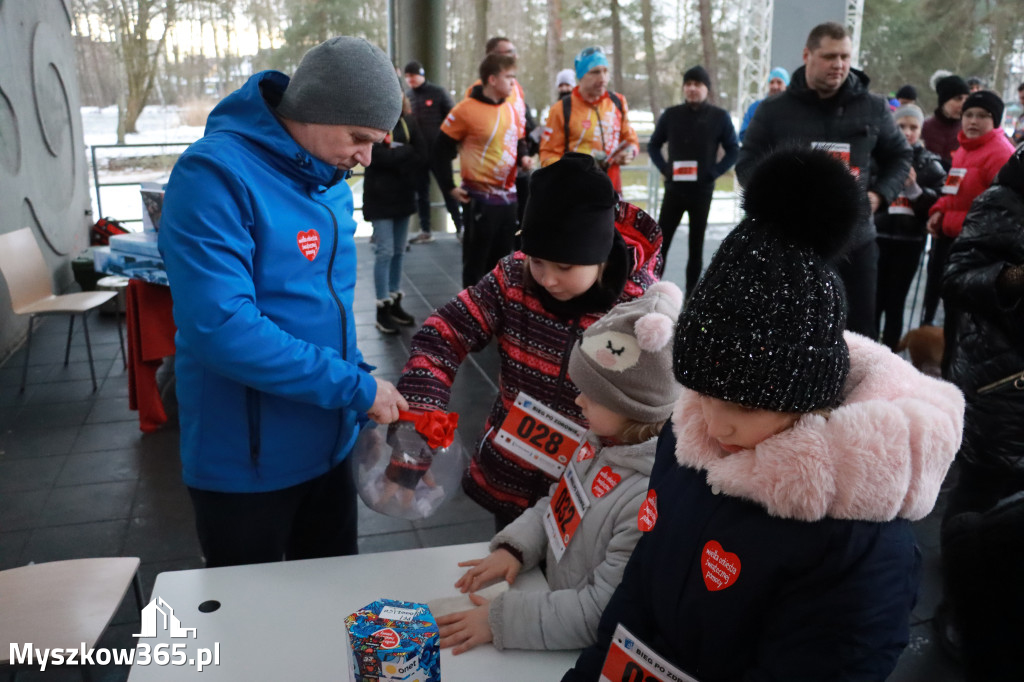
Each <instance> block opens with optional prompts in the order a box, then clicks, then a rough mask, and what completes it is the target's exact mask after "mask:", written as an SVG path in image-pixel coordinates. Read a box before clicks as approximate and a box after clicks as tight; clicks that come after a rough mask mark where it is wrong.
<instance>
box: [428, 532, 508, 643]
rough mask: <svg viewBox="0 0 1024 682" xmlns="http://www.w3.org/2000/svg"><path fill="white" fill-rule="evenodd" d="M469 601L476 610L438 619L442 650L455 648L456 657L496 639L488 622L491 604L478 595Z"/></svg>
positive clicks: (471, 597)
mask: <svg viewBox="0 0 1024 682" xmlns="http://www.w3.org/2000/svg"><path fill="white" fill-rule="evenodd" d="M499 551H504V550H499ZM496 553H497V552H495V554H496ZM506 554H507V552H506ZM491 556H494V554H492V555H491ZM509 556H511V555H509ZM484 561H486V559H485V560H484ZM459 565H460V566H461V565H462V564H459ZM469 599H470V601H472V602H473V603H474V604H476V608H475V609H469V610H468V611H459V612H458V613H451V614H448V615H447V616H441V617H440V618H438V619H437V624H438V626H439V627H440V633H441V648H442V649H447V648H448V647H450V646H454V647H455V648H454V649H452V653H453V654H454V655H456V656H458V655H459V654H461V653H462V652H464V651H469V650H470V649H472V648H473V647H475V646H476V645H478V644H486V643H488V642H490V641H492V640H493V639H494V635H493V634H491V625H490V623H489V622H488V621H487V615H488V612H489V611H490V606H489V604H490V602H489V601H487V600H486V599H484V598H483V597H481V596H479V595H476V594H471V595H469Z"/></svg>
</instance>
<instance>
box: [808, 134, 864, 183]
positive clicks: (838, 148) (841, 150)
mask: <svg viewBox="0 0 1024 682" xmlns="http://www.w3.org/2000/svg"><path fill="white" fill-rule="evenodd" d="M811 149H821V150H824V151H826V152H828V153H829V154H831V155H832V156H834V157H835V158H837V159H839V160H840V161H842V162H843V163H845V164H846V167H847V168H849V169H850V173H851V174H852V175H853V177H855V178H859V177H860V168H858V167H857V166H851V165H850V144H849V143H848V142H812V143H811Z"/></svg>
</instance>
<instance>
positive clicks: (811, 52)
mask: <svg viewBox="0 0 1024 682" xmlns="http://www.w3.org/2000/svg"><path fill="white" fill-rule="evenodd" d="M851 50H852V43H851V41H850V36H849V34H848V33H847V32H846V29H845V28H844V27H843V26H841V25H839V24H835V23H831V22H830V23H825V24H820V25H818V26H816V27H814V29H812V30H811V33H810V35H809V36H808V37H807V44H806V46H805V47H804V51H803V60H804V65H803V66H802V67H800V68H799V69H797V70H796V72H794V73H793V78H792V80H791V82H790V85H789V88H788V89H787V90H786V91H785V92H784V93H781V94H780V95H778V96H777V97H771V98H769V99H767V100H765V101H764V102H763V103H762V104H761V106H759V107H758V108H757V112H756V113H755V114H754V120H753V121H751V123H750V127H749V128H748V129H747V133H746V136H745V137H744V140H743V148H742V149H741V150H740V157H739V161H738V162H737V164H736V174H737V176H738V178H739V180H740V182H741V183H744V184H745V183H746V181H747V180H748V179H749V178H750V174H751V171H752V169H753V168H754V166H756V165H757V162H758V161H759V160H760V159H761V157H763V156H765V155H766V154H768V153H769V152H770V151H772V150H774V149H777V148H779V147H782V146H785V145H797V146H812V147H824V148H828V149H829V150H830V151H832V152H833V153H834V154H836V155H837V156H840V157H841V158H843V160H844V161H846V162H847V164H848V165H849V166H850V172H852V173H853V174H854V175H855V176H856V177H857V179H858V182H859V184H860V186H861V188H862V190H863V192H864V194H863V197H864V198H863V202H862V209H863V216H862V219H861V220H860V222H859V225H858V229H857V231H856V232H855V234H854V237H853V239H852V240H851V244H850V248H849V249H848V250H847V252H846V254H845V255H841V256H840V257H839V259H838V261H837V263H836V266H837V267H838V270H839V274H840V276H841V277H842V279H843V283H844V284H845V286H846V292H847V297H848V300H849V306H850V312H849V317H848V320H847V328H848V329H850V330H851V331H855V332H858V333H860V334H864V335H865V336H868V337H870V338H875V336H876V335H877V330H876V329H875V327H876V322H875V292H876V289H877V284H878V282H877V280H878V246H877V244H876V243H875V226H874V223H873V222H872V219H871V215H872V214H874V212H875V211H877V210H878V209H879V208H880V207H885V206H888V205H889V204H890V203H892V201H893V199H895V198H896V196H897V195H898V194H899V193H900V190H901V189H902V187H903V183H904V181H905V180H906V178H907V174H908V173H909V172H910V164H911V161H912V159H913V151H912V150H911V148H910V145H908V144H907V141H906V140H905V139H904V138H903V135H902V134H900V131H899V130H898V129H897V128H896V124H895V123H894V122H893V119H892V115H891V114H890V112H889V105H888V103H887V102H886V101H885V99H883V98H882V97H880V96H878V95H873V94H871V93H869V92H868V83H869V79H868V77H867V76H866V75H865V74H864V73H863V72H861V71H858V70H856V69H851V68H850V53H851ZM809 200H813V197H809ZM821 229H829V223H828V217H827V216H822V226H821Z"/></svg>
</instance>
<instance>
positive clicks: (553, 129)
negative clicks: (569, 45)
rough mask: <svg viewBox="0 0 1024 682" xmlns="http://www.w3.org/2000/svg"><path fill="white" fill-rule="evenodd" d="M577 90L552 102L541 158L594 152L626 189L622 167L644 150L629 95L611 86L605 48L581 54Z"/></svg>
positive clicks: (547, 162) (615, 181) (545, 160)
mask: <svg viewBox="0 0 1024 682" xmlns="http://www.w3.org/2000/svg"><path fill="white" fill-rule="evenodd" d="M575 67H576V79H577V80H578V81H579V84H578V85H577V86H576V87H575V88H573V91H572V95H571V96H569V97H566V98H564V99H560V100H559V101H557V102H555V103H554V104H553V105H551V109H550V110H549V112H548V120H547V121H546V122H545V124H544V134H543V135H542V136H541V141H540V163H541V166H548V165H550V164H552V163H554V162H555V161H558V159H560V158H562V155H563V154H565V153H566V152H580V153H581V154H590V155H591V156H593V157H594V158H595V159H596V160H597V162H598V165H600V166H601V167H602V168H604V169H605V170H606V171H607V173H608V177H610V178H611V180H612V184H613V185H614V186H615V190H616V191H617V192H619V193H620V194H621V193H622V176H621V173H620V171H619V167H620V166H624V165H626V164H628V163H630V162H631V161H632V160H633V159H635V158H636V155H637V154H638V153H639V152H640V140H639V138H638V137H637V134H636V131H635V130H633V126H631V125H630V124H629V118H628V114H629V106H628V105H627V103H626V98H625V97H623V96H622V95H620V94H619V93H617V92H612V91H610V90H609V89H608V80H609V75H608V58H607V57H606V56H605V54H604V50H602V49H601V48H600V47H588V48H585V49H584V50H583V51H582V52H580V53H579V54H578V55H577V56H576V62H575Z"/></svg>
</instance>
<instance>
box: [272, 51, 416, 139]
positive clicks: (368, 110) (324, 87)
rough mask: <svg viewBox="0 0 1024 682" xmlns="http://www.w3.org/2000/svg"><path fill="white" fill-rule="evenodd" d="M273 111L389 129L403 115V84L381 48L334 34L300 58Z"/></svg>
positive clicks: (312, 120)
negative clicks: (279, 101) (275, 109)
mask: <svg viewBox="0 0 1024 682" xmlns="http://www.w3.org/2000/svg"><path fill="white" fill-rule="evenodd" d="M277 113H278V114H280V115H281V116H283V117H285V118H288V119H291V120H293V121H301V122H303V123H323V124H326V125H352V126H364V127H366V128H374V129H376V130H388V131H390V130H391V129H393V128H394V127H395V124H397V123H398V117H399V116H400V115H401V114H402V87H401V85H399V83H398V74H396V73H395V68H394V67H393V66H392V65H391V61H390V60H389V59H388V56H387V55H386V54H384V51H383V50H381V49H380V48H379V47H377V46H376V45H373V44H371V43H369V42H367V41H366V40H364V39H363V38H354V37H352V36H338V37H337V38H331V39H330V40H327V41H325V42H323V43H321V44H319V45H317V46H316V47H314V48H313V49H311V50H310V51H309V52H307V53H306V54H305V56H303V57H302V61H301V62H300V63H299V68H297V69H295V75H294V76H292V79H291V81H290V82H289V83H288V88H287V89H286V90H285V91H284V96H282V97H281V103H280V104H279V105H278V106H277Z"/></svg>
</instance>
